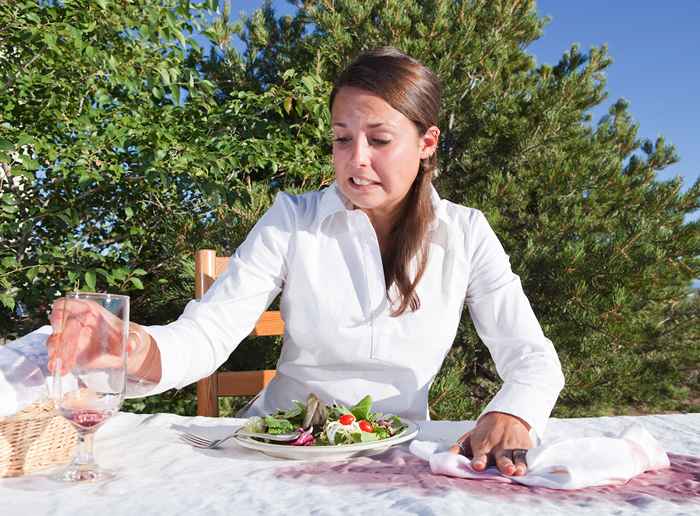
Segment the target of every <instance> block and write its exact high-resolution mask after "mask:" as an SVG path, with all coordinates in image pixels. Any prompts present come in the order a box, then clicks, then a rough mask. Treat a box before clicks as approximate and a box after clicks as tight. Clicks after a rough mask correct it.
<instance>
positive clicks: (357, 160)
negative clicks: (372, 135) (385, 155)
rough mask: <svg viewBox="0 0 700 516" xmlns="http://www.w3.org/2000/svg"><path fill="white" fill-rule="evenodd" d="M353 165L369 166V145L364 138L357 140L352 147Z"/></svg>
mask: <svg viewBox="0 0 700 516" xmlns="http://www.w3.org/2000/svg"><path fill="white" fill-rule="evenodd" d="M351 160H352V164H353V166H356V167H365V166H367V165H369V145H368V144H367V140H366V139H364V138H355V139H354V140H353V145H352V156H351Z"/></svg>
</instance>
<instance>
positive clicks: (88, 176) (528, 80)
mask: <svg viewBox="0 0 700 516" xmlns="http://www.w3.org/2000/svg"><path fill="white" fill-rule="evenodd" d="M295 5H296V6H297V14H296V15H295V16H293V17H291V16H287V17H282V18H278V17H276V16H275V14H274V12H273V10H272V8H271V7H270V5H269V3H268V4H266V5H265V6H264V7H263V9H261V10H259V11H257V12H255V13H254V14H253V15H252V16H251V17H250V18H247V19H241V20H236V19H233V17H232V16H231V13H230V9H229V7H228V5H227V4H225V3H223V2H222V4H221V5H219V3H218V2H217V1H215V0H208V1H204V2H185V1H184V0H183V1H179V0H167V1H161V2H154V1H149V0H97V1H90V0H64V1H62V2H60V1H41V2H36V1H29V0H25V1H17V2H9V1H7V0H0V85H2V87H1V88H0V336H3V337H6V338H12V337H13V336H16V335H21V334H24V333H26V332H28V331H30V330H32V329H34V328H36V327H37V326H39V325H41V324H44V322H45V320H46V310H47V307H48V306H50V303H51V301H52V300H53V299H54V298H55V297H56V295H58V293H60V292H62V291H66V290H70V289H73V288H83V289H88V290H94V289H97V290H111V291H118V292H120V293H126V294H129V295H130V296H131V297H132V303H133V307H132V313H133V319H134V320H137V321H139V322H143V323H159V324H162V323H165V322H168V321H170V320H173V319H174V318H176V317H177V315H178V314H179V312H180V311H181V309H182V307H183V306H184V304H185V303H186V302H187V300H189V299H190V298H191V296H192V292H193V279H192V277H193V262H192V255H193V252H194V250H195V249H196V248H203V247H211V248H215V249H217V251H219V252H221V253H231V252H232V251H233V250H234V249H235V248H236V246H237V245H238V243H240V241H241V240H242V239H243V238H244V236H245V234H246V233H247V231H248V230H249V228H250V227H251V226H252V224H253V223H254V222H255V221H256V220H257V219H258V218H259V216H260V215H261V214H262V213H263V212H264V210H265V209H266V208H267V207H268V206H269V204H270V202H271V199H272V198H273V197H274V194H275V193H276V192H277V191H278V190H280V189H284V190H285V191H291V192H297V191H304V190H309V189H315V188H319V187H323V186H325V185H327V184H329V183H330V182H331V181H332V179H333V172H332V167H331V165H330V160H329V152H330V145H329V135H330V130H329V116H328V112H327V94H328V92H329V90H330V81H332V79H333V77H334V76H335V75H336V74H337V72H338V71H339V70H340V69H342V67H343V66H344V65H345V64H347V62H348V61H349V59H351V57H352V56H354V55H356V54H357V53H358V52H359V51H361V50H362V49H365V48H370V47H373V46H379V45H385V44H391V45H395V46H397V47H399V48H401V49H403V50H404V51H406V52H407V53H409V54H411V55H413V56H415V57H416V58H418V59H420V60H422V61H423V62H424V63H426V64H427V65H428V66H430V67H431V68H432V69H433V70H435V71H436V72H437V73H438V75H439V76H440V77H441V78H442V80H443V85H444V102H443V113H442V119H441V128H442V129H443V140H442V143H441V148H440V156H441V167H440V175H439V177H438V178H437V180H436V187H437V188H438V191H439V192H440V194H441V195H442V196H443V197H445V198H448V199H450V200H453V201H455V202H459V203H462V204H465V205H469V206H473V207H476V208H479V209H481V210H482V211H484V213H485V214H486V216H487V218H488V219H489V221H490V223H491V225H492V226H493V227H494V229H495V231H496V232H497V234H498V235H499V237H500V238H501V241H502V243H503V245H504V247H505V248H506V251H507V252H508V253H509V254H510V257H511V264H512V266H513V269H514V270H515V272H516V273H517V274H519V275H520V277H521V279H522V282H523V286H524V288H525V291H526V293H527V294H528V296H529V298H530V300H531V303H532V305H533V308H534V310H535V312H536V314H537V316H538V318H539V320H540V322H541V324H542V326H543V329H544V331H545V333H546V334H547V335H548V336H549V337H550V338H551V339H552V341H553V342H554V343H555V346H556V347H557V350H558V352H559V356H560V359H561V361H562V365H563V367H564V372H565V375H566V378H567V386H566V388H565V390H564V391H563V393H562V395H561V398H560V401H559V404H558V405H557V407H556V409H555V415H558V416H572V415H599V414H610V413H615V414H624V413H639V412H652V411H667V410H672V411H686V410H697V409H698V402H697V400H698V369H699V368H698V363H699V361H698V355H699V351H698V346H697V343H698V341H699V337H700V335H698V333H699V331H698V329H699V327H700V325H699V324H698V318H699V315H700V301H699V299H698V294H697V292H695V291H693V290H692V288H691V280H692V279H693V278H697V277H698V276H700V260H699V258H698V257H699V256H700V252H699V247H700V246H699V244H700V233H699V231H698V224H699V223H698V222H697V221H695V222H684V219H685V216H686V215H687V214H689V213H692V212H693V211H694V210H697V209H698V207H699V204H700V184H698V183H696V184H694V185H692V186H691V187H690V188H689V189H687V191H686V192H685V193H681V188H680V187H681V185H680V182H679V181H667V182H660V181H657V180H656V173H657V172H658V171H659V170H662V169H663V168H664V167H666V166H668V165H669V164H671V163H674V162H675V161H677V159H678V157H677V155H676V153H675V150H674V149H673V148H672V147H671V146H668V145H667V144H666V143H665V142H664V140H663V138H662V137H659V138H658V139H657V140H656V141H653V142H651V141H641V140H640V139H639V138H638V137H637V131H638V126H637V125H636V123H635V122H634V119H633V117H632V115H631V114H630V113H629V111H628V107H627V105H626V104H625V103H624V102H623V101H619V102H617V103H616V104H614V105H613V107H612V108H611V109H610V112H609V115H608V116H607V117H605V118H604V119H603V120H601V121H597V122H593V121H592V120H591V119H590V114H589V111H590V109H591V108H592V107H593V106H596V105H597V104H599V103H600V102H601V101H602V100H603V99H604V98H605V95H606V93H605V70H606V69H607V68H608V67H609V66H610V63H611V61H610V57H609V56H608V54H607V49H606V48H604V47H602V48H594V49H592V50H591V51H590V52H589V53H587V54H586V53H582V52H581V51H580V50H579V49H578V48H577V47H575V46H574V47H572V48H571V49H570V50H569V51H568V52H567V53H566V54H565V55H563V56H562V58H561V60H560V62H559V64H558V65H557V66H555V67H550V66H546V65H543V66H539V67H538V66H535V63H534V62H533V59H532V58H531V57H530V56H529V55H528V54H527V53H526V52H525V50H524V49H525V48H526V46H527V45H528V44H529V43H531V42H532V41H534V40H536V39H537V38H538V37H540V36H541V34H542V27H543V26H544V24H545V23H546V20H543V19H540V18H539V17H538V16H537V13H536V10H535V6H534V2H532V1H516V0H499V1H486V0H474V1H469V2H467V1H458V2H453V1H447V0H433V1H417V0H405V1H399V0H385V1H378V0H365V1H358V0H337V1H333V2H331V1H328V0H305V1H297V2H295ZM447 34H449V37H445V35H447ZM234 38H240V39H241V40H242V41H243V42H244V47H245V50H244V51H243V52H238V51H237V50H236V49H235V47H234V45H233V41H234ZM278 349H279V342H276V341H272V342H257V341H256V342H246V343H244V344H242V345H241V346H240V347H239V348H238V349H237V350H236V351H235V352H234V354H233V355H232V357H231V359H230V360H229V361H228V362H227V364H226V366H225V367H228V368H235V369H238V368H259V367H260V366H261V365H263V364H264V365H265V366H271V367H274V363H275V361H276V357H277V352H278ZM498 386H499V380H498V377H497V374H496V372H495V369H494V367H493V364H492V362H491V360H490V357H489V356H488V351H487V350H486V348H485V347H484V346H483V345H482V344H481V342H480V340H479V338H478V336H477V335H476V333H475V332H474V330H473V327H472V325H471V323H470V321H469V318H468V314H466V313H465V315H464V317H463V320H462V323H461V325H460V331H459V334H458V336H457V339H456V341H455V345H454V346H453V349H452V351H451V352H450V355H449V356H448V359H447V360H446V362H445V364H444V366H443V368H442V371H441V373H440V375H439V377H438V378H437V380H436V382H435V383H434V385H433V388H432V390H431V411H432V415H433V417H435V418H451V419H462V418H470V417H474V416H476V415H478V413H479V410H480V408H481V407H482V406H483V405H484V404H485V402H486V401H487V400H488V399H489V398H490V397H491V396H492V395H493V394H494V393H495V391H496V390H497V389H498ZM242 402H243V400H233V401H231V400H222V408H223V409H224V410H223V412H224V413H227V412H230V411H233V410H235V408H236V406H238V405H240V403H242ZM128 408H129V409H131V410H139V411H172V412H179V413H183V414H191V413H194V401H193V390H192V388H187V389H184V390H182V391H180V392H174V391H173V392H169V393H166V394H164V395H161V396H154V397H150V398H146V399H143V400H134V401H131V402H129V404H128Z"/></svg>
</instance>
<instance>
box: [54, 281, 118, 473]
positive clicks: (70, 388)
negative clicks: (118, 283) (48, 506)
mask: <svg viewBox="0 0 700 516" xmlns="http://www.w3.org/2000/svg"><path fill="white" fill-rule="evenodd" d="M54 312H58V313H55V314H53V316H52V323H53V324H54V336H53V338H55V339H58V347H59V349H60V354H59V355H58V356H57V357H56V360H55V362H54V370H53V383H52V391H53V393H52V394H53V397H54V399H55V400H56V402H57V405H58V410H59V412H60V414H61V415H62V416H63V417H65V418H66V419H67V420H68V421H70V422H71V423H72V424H73V426H74V427H75V429H76V430H77V432H78V448H77V450H76V454H75V457H74V458H73V461H72V462H71V463H70V464H69V465H68V466H67V467H66V468H65V469H64V470H62V471H60V472H59V473H57V474H56V475H55V476H54V478H56V479H58V480H63V481H67V482H94V481H99V480H106V479H110V478H114V473H113V472H111V471H107V470H104V469H102V468H100V467H98V466H97V464H96V463H95V458H94V455H93V437H94V433H95V432H96V431H97V429H98V428H99V427H100V426H102V424H103V423H104V422H105V421H106V420H107V419H108V418H109V417H111V416H113V415H114V414H116V413H117V412H118V411H119V407H121V404H122V401H123V400H124V391H125V387H126V350H127V338H128V333H129V297H128V296H119V295H114V294H95V293H84V292H73V293H70V294H67V295H66V296H65V297H63V298H62V299H59V300H57V302H56V303H54ZM56 326H58V327H56Z"/></svg>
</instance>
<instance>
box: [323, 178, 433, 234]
mask: <svg viewBox="0 0 700 516" xmlns="http://www.w3.org/2000/svg"><path fill="white" fill-rule="evenodd" d="M430 202H431V203H432V204H433V211H434V213H435V219H434V220H433V221H432V222H431V223H430V226H429V227H430V229H431V230H432V229H435V228H436V227H437V225H438V222H439V221H440V220H442V221H445V220H446V212H445V206H444V203H443V202H442V199H440V196H439V195H438V193H437V190H435V187H434V186H433V185H430ZM352 209H353V206H352V203H351V202H350V201H349V200H348V199H347V198H346V197H345V196H344V195H343V194H342V192H341V191H340V190H339V189H338V185H337V184H336V182H335V181H333V183H331V185H330V186H329V187H328V188H326V189H325V190H324V191H323V195H322V197H321V203H320V205H319V211H318V222H319V224H322V223H323V221H324V220H326V218H328V217H330V216H331V215H334V214H336V213H338V212H341V211H349V210H352Z"/></svg>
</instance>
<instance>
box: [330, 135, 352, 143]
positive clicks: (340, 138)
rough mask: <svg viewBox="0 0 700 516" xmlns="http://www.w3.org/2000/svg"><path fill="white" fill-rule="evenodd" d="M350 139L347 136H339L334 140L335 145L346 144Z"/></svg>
mask: <svg viewBox="0 0 700 516" xmlns="http://www.w3.org/2000/svg"><path fill="white" fill-rule="evenodd" d="M349 141H350V138H348V137H347V136H337V137H336V138H333V142H335V143H346V142H349Z"/></svg>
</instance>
